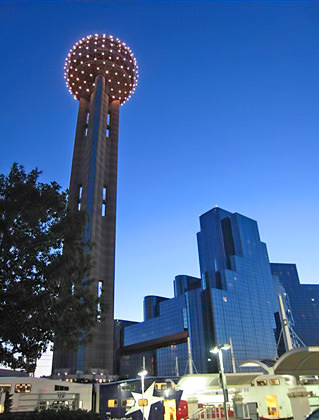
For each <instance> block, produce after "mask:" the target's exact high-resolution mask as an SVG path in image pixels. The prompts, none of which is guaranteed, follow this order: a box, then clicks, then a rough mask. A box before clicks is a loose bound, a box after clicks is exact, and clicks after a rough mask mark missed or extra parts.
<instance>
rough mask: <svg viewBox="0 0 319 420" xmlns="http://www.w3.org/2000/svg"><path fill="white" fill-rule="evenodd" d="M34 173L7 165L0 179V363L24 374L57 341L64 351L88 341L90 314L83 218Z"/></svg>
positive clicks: (93, 319)
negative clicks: (62, 340)
mask: <svg viewBox="0 0 319 420" xmlns="http://www.w3.org/2000/svg"><path fill="white" fill-rule="evenodd" d="M40 173H41V172H39V171H38V170H37V169H34V170H32V171H31V172H30V173H26V172H25V169H24V167H23V166H20V165H17V164H14V165H13V166H12V168H11V171H10V173H9V175H8V176H6V175H3V174H1V175H0V206H1V217H0V320H1V322H0V362H1V363H3V364H5V365H7V366H10V367H12V368H24V369H26V370H27V371H33V370H34V369H35V366H36V360H37V359H38V358H39V357H40V356H41V354H42V353H43V352H44V351H45V350H46V349H47V347H48V345H49V343H50V342H53V341H54V340H55V339H58V337H64V340H65V338H66V337H67V340H66V341H64V344H65V346H66V347H67V348H68V349H74V348H76V346H77V345H78V343H79V342H81V340H88V339H89V334H85V335H84V334H83V331H86V332H89V331H90V330H91V329H92V327H93V326H94V324H95V322H96V316H97V313H96V308H97V302H96V300H95V298H94V297H93V295H92V294H90V293H89V288H88V287H87V286H86V287H84V285H83V279H84V278H86V276H87V272H88V268H89V254H88V252H85V251H84V249H85V247H86V248H87V246H88V244H85V243H84V228H85V223H86V220H85V219H86V215H85V213H84V212H81V211H71V210H70V209H69V208H68V207H67V194H66V192H64V191H61V189H60V186H59V185H58V184H57V183H56V182H51V183H50V184H46V183H40V182H39V180H38V179H39V176H40ZM62 250H63V252H62Z"/></svg>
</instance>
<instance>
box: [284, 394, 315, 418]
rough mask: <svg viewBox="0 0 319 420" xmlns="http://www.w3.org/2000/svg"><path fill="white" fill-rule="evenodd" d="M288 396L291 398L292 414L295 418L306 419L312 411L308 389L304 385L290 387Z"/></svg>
mask: <svg viewBox="0 0 319 420" xmlns="http://www.w3.org/2000/svg"><path fill="white" fill-rule="evenodd" d="M287 395H288V397H289V399H290V404H291V409H292V415H293V418H294V420H304V418H305V416H306V415H307V414H309V412H310V406H309V400H308V391H307V390H306V388H305V387H304V386H295V387H294V388H289V392H288V394H287Z"/></svg>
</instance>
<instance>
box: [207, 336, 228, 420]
mask: <svg viewBox="0 0 319 420" xmlns="http://www.w3.org/2000/svg"><path fill="white" fill-rule="evenodd" d="M228 349H230V345H229V344H222V345H220V346H216V347H214V348H213V349H212V350H211V351H210V353H215V354H218V362H219V381H220V384H221V387H222V390H223V396H224V415H225V420H228V411H227V402H228V390H227V383H226V376H225V372H224V363H223V353H222V350H228Z"/></svg>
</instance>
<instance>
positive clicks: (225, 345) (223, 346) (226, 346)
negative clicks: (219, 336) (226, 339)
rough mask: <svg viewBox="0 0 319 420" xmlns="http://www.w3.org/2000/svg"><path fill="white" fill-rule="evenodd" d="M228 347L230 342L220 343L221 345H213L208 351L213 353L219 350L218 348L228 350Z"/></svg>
mask: <svg viewBox="0 0 319 420" xmlns="http://www.w3.org/2000/svg"><path fill="white" fill-rule="evenodd" d="M229 349H230V344H227V343H226V344H222V345H221V346H216V347H214V348H213V349H212V350H210V353H214V354H217V353H218V352H219V350H229Z"/></svg>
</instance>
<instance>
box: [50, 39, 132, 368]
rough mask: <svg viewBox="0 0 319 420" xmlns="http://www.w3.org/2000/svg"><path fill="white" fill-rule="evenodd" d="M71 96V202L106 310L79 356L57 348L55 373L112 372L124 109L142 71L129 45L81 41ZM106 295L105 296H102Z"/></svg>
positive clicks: (72, 57)
mask: <svg viewBox="0 0 319 420" xmlns="http://www.w3.org/2000/svg"><path fill="white" fill-rule="evenodd" d="M64 69H65V79H66V85H67V87H68V89H69V91H70V93H71V94H72V95H73V96H74V98H75V99H77V100H79V111H78V118H77V125H76V134H75V141H74V151H73V162H72V170H71V179H70V188H69V203H70V205H73V206H77V207H78V208H79V209H80V208H81V209H84V210H86V212H87V214H88V224H87V228H86V234H85V235H86V237H85V239H86V240H89V241H90V243H91V244H92V254H93V255H92V260H93V264H92V268H91V269H90V275H89V277H90V279H92V280H93V281H92V284H91V285H90V287H91V288H92V289H91V290H92V291H93V292H94V293H95V294H96V296H98V297H101V299H102V301H103V307H104V308H105V311H104V313H103V316H102V318H101V320H100V323H99V325H98V326H97V328H96V330H95V332H94V335H93V340H92V341H91V342H90V343H89V344H87V345H86V346H83V347H82V346H80V347H79V348H78V350H77V352H72V353H65V352H61V351H59V350H58V349H57V351H55V353H54V356H53V374H55V373H56V372H58V371H61V370H62V371H65V372H67V373H68V374H71V375H74V374H82V375H85V374H92V373H93V374H94V373H96V374H101V372H102V373H103V374H106V375H108V374H112V373H113V308H114V258H115V224H116V189H117V156H118V132H119V110H120V105H122V104H124V103H125V102H126V101H127V100H128V99H129V98H130V96H131V95H132V93H133V92H134V90H135V86H136V84H137V79H138V66H137V64H136V59H135V58H134V56H133V53H132V51H131V50H130V48H129V47H128V46H126V45H125V43H123V42H121V41H120V40H119V39H117V38H116V39H115V38H113V37H112V36H108V35H98V34H95V35H89V36H87V37H86V38H82V39H81V40H80V41H78V42H77V43H76V44H75V45H74V46H73V48H72V49H71V50H70V52H69V54H68V56H67V58H66V61H65V67H64ZM102 290H103V293H102Z"/></svg>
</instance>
